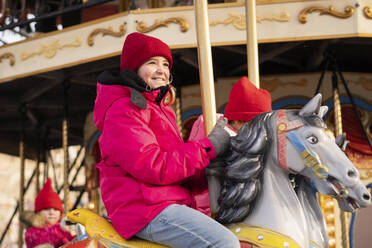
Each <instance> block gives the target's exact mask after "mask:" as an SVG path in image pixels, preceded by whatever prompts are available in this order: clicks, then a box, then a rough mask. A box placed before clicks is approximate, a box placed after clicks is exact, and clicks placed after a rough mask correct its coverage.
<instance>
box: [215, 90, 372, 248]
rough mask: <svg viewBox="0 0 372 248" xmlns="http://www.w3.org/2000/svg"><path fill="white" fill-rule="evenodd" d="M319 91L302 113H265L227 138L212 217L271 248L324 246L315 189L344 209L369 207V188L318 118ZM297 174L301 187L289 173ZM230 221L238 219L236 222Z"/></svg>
mask: <svg viewBox="0 0 372 248" xmlns="http://www.w3.org/2000/svg"><path fill="white" fill-rule="evenodd" d="M320 105H321V95H320V94H318V95H316V96H315V97H314V98H313V99H312V100H311V101H309V102H308V103H307V104H306V105H305V106H304V107H303V108H302V109H300V110H293V109H292V110H277V111H271V112H266V113H264V114H261V115H259V116H257V117H256V118H254V119H253V120H251V121H250V122H249V123H247V124H245V126H244V127H242V129H241V130H240V131H239V134H238V135H237V136H236V137H233V138H232V141H231V144H232V150H233V151H232V153H231V155H230V156H229V157H228V158H227V166H226V171H225V175H226V176H225V179H224V183H223V186H222V190H221V195H220V197H219V211H218V213H217V216H216V219H217V220H218V221H219V222H221V223H223V224H229V227H230V229H231V230H232V231H233V232H234V233H235V234H236V235H237V236H238V237H239V238H240V239H241V240H247V241H249V242H252V243H254V244H258V245H263V246H268V247H301V248H305V247H314V248H315V247H317V248H326V247H328V233H327V229H326V225H325V221H324V217H323V214H322V212H321V209H320V206H319V203H318V201H317V196H316V192H319V193H321V194H323V195H328V196H332V197H334V198H336V200H337V201H338V205H339V207H340V208H341V210H343V211H348V212H353V211H354V210H355V209H356V208H359V207H367V206H368V205H369V204H370V197H371V196H370V193H369V192H368V190H367V189H366V187H365V186H364V185H363V184H362V182H361V181H360V179H359V173H358V170H357V169H356V168H355V167H354V166H353V164H352V163H351V161H350V160H349V159H348V158H347V156H346V155H345V153H344V152H343V149H341V148H340V146H341V147H343V146H344V144H345V136H344V135H343V136H340V137H338V138H336V139H335V138H334V136H333V133H332V132H331V131H330V130H328V129H327V128H326V125H325V123H324V121H323V119H322V117H323V116H324V115H325V113H326V112H327V110H328V108H327V107H326V106H320ZM290 174H295V175H296V177H297V179H298V180H296V182H297V184H298V185H295V186H294V185H293V181H291V180H290V177H289V175H290ZM233 223H235V224H233Z"/></svg>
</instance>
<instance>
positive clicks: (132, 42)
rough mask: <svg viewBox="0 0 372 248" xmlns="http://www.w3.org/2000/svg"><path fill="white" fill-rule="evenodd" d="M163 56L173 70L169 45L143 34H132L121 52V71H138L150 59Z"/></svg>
mask: <svg viewBox="0 0 372 248" xmlns="http://www.w3.org/2000/svg"><path fill="white" fill-rule="evenodd" d="M155 56H162V57H164V58H166V59H167V60H168V62H169V69H171V68H172V63H173V59H172V53H171V51H170V49H169V47H168V45H167V44H165V43H164V42H162V41H161V40H159V39H157V38H155V37H152V36H148V35H145V34H141V33H137V32H135V33H131V34H129V35H128V36H127V38H126V39H125V42H124V45H123V49H122V51H121V63H120V70H121V71H122V70H124V69H129V70H132V71H137V69H138V68H139V67H140V66H141V65H142V64H143V63H145V62H146V61H147V60H148V59H150V58H152V57H155Z"/></svg>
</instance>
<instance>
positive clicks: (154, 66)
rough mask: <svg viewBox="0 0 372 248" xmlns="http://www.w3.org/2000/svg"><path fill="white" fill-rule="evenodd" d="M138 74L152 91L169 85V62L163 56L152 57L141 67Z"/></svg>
mask: <svg viewBox="0 0 372 248" xmlns="http://www.w3.org/2000/svg"><path fill="white" fill-rule="evenodd" d="M137 74H138V76H140V77H141V78H142V79H143V81H145V82H146V84H148V86H150V88H151V89H156V88H158V87H160V86H165V85H167V84H168V83H169V74H170V72H169V62H168V60H167V59H166V58H164V57H162V56H155V57H152V58H150V59H149V60H147V61H146V62H145V63H143V65H141V66H140V68H139V69H138V71H137Z"/></svg>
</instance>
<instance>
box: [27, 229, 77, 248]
mask: <svg viewBox="0 0 372 248" xmlns="http://www.w3.org/2000/svg"><path fill="white" fill-rule="evenodd" d="M72 239H73V236H72V235H71V234H70V233H69V232H68V231H64V230H63V229H62V228H61V226H60V224H59V223H58V224H55V225H48V226H43V227H30V228H28V229H27V231H26V233H25V240H26V246H27V248H33V247H36V246H38V245H42V244H51V245H53V246H54V247H60V246H61V245H63V244H66V243H68V242H69V241H71V240H72Z"/></svg>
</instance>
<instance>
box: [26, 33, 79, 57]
mask: <svg viewBox="0 0 372 248" xmlns="http://www.w3.org/2000/svg"><path fill="white" fill-rule="evenodd" d="M79 46H81V38H80V37H76V38H75V41H73V42H70V43H65V44H61V43H60V41H59V40H55V41H53V42H52V43H50V44H47V45H41V46H40V48H39V50H37V51H35V52H31V53H27V52H22V53H21V60H23V61H24V60H27V59H29V58H31V57H33V56H36V55H38V56H40V55H44V57H46V58H48V59H51V58H53V57H54V56H55V55H56V54H57V51H58V50H63V49H64V48H66V47H79Z"/></svg>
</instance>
